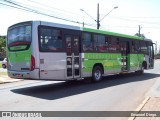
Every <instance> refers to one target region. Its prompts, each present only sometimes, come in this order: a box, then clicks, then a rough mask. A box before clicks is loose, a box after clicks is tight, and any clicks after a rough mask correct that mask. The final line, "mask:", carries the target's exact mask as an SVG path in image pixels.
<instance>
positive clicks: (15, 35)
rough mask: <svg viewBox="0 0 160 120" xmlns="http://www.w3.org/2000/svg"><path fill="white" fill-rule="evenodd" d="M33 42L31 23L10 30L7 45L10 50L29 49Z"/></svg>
mask: <svg viewBox="0 0 160 120" xmlns="http://www.w3.org/2000/svg"><path fill="white" fill-rule="evenodd" d="M30 44H31V25H28V24H27V25H24V24H22V25H19V26H14V27H11V28H10V29H9V30H8V35H7V46H8V49H9V50H10V51H22V50H27V49H28V48H29V47H30Z"/></svg>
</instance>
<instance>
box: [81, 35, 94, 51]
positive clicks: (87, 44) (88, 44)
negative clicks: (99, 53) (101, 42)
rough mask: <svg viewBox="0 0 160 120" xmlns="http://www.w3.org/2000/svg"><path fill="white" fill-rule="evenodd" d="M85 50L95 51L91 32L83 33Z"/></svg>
mask: <svg viewBox="0 0 160 120" xmlns="http://www.w3.org/2000/svg"><path fill="white" fill-rule="evenodd" d="M82 40H83V51H84V52H86V51H93V41H92V37H91V34H90V33H83V35H82Z"/></svg>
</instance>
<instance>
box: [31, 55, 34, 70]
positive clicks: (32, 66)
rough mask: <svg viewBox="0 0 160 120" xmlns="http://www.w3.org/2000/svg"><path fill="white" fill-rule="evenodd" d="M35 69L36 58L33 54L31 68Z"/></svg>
mask: <svg viewBox="0 0 160 120" xmlns="http://www.w3.org/2000/svg"><path fill="white" fill-rule="evenodd" d="M34 69H35V58H34V57H33V56H32V55H31V66H30V70H31V71H32V70H34Z"/></svg>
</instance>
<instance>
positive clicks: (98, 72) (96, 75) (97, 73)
mask: <svg viewBox="0 0 160 120" xmlns="http://www.w3.org/2000/svg"><path fill="white" fill-rule="evenodd" d="M101 80H102V68H101V67H100V66H95V67H94V68H93V71H92V81H93V82H99V81H101Z"/></svg>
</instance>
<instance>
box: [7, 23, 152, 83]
mask: <svg viewBox="0 0 160 120" xmlns="http://www.w3.org/2000/svg"><path fill="white" fill-rule="evenodd" d="M6 46H7V48H6V49H7V61H8V66H7V72H8V76H9V77H11V78H21V79H35V80H64V81H67V80H83V79H84V78H88V77H90V78H92V81H94V82H97V81H100V80H101V79H102V77H103V76H107V75H111V74H112V75H113V74H121V73H131V72H136V73H140V74H143V72H144V69H152V68H153V67H154V49H153V42H152V40H149V39H144V38H141V37H136V36H131V35H126V34H120V33H114V32H109V31H103V30H97V29H91V28H85V27H78V26H71V25H64V24H57V23H50V22H45V21H27V22H22V23H17V24H15V25H12V26H10V27H9V28H8V32H7V45H6Z"/></svg>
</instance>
